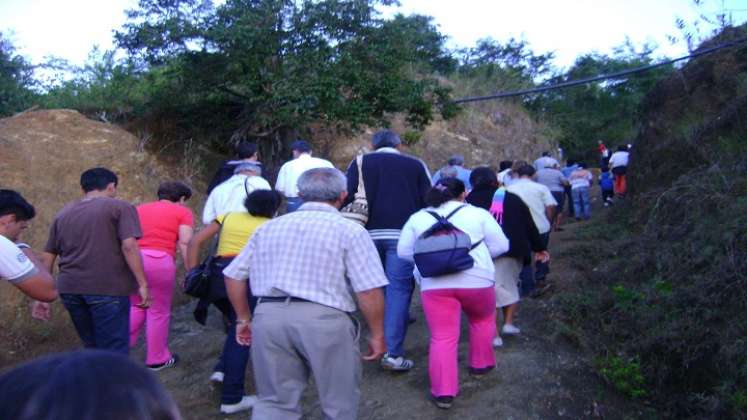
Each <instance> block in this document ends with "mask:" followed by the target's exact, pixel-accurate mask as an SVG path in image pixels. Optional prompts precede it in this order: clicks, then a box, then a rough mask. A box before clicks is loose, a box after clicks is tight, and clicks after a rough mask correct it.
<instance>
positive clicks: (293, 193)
mask: <svg viewBox="0 0 747 420" xmlns="http://www.w3.org/2000/svg"><path fill="white" fill-rule="evenodd" d="M291 150H292V151H293V159H292V160H289V161H288V162H285V164H284V165H283V166H282V167H281V168H280V172H279V173H278V179H277V182H275V189H276V190H277V191H278V192H279V193H281V194H283V195H284V196H285V198H286V199H287V200H288V207H287V211H288V213H290V212H293V211H296V209H298V208H299V207H300V206H301V204H303V200H302V199H301V198H300V197H299V196H298V185H297V183H298V177H300V176H301V174H302V173H304V172H306V171H308V170H309V169H314V168H334V166H333V165H332V163H331V162H330V161H328V160H324V159H320V158H317V157H313V156H311V145H310V144H309V143H308V142H307V141H306V140H296V141H294V142H293V144H291Z"/></svg>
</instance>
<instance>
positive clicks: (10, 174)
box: [0, 110, 203, 367]
mask: <svg viewBox="0 0 747 420" xmlns="http://www.w3.org/2000/svg"><path fill="white" fill-rule="evenodd" d="M138 146H139V144H138V139H137V138H136V137H134V136H133V135H132V134H130V133H128V132H127V131H125V130H123V129H121V128H119V127H117V126H115V125H111V124H105V123H101V122H96V121H93V120H90V119H88V118H86V117H85V116H83V115H81V114H79V113H78V112H76V111H72V110H54V111H35V112H27V113H24V114H20V115H17V116H15V117H11V118H6V119H2V120H0V188H10V189H14V190H17V191H19V192H21V194H23V196H24V197H26V199H27V200H29V201H30V202H31V203H32V204H33V205H34V206H35V207H36V210H37V217H36V218H35V219H34V220H33V223H32V225H31V227H30V228H29V229H28V231H26V232H25V233H24V234H23V237H22V239H23V240H24V241H26V242H28V243H30V244H31V245H32V247H33V248H34V249H35V250H37V251H40V250H42V249H43V247H44V244H45V242H46V239H47V229H48V228H49V225H50V223H51V221H52V218H53V217H54V215H55V214H56V213H57V211H59V210H60V209H61V208H62V207H63V206H64V205H65V204H66V203H68V202H70V201H73V200H75V199H77V198H79V197H80V195H81V191H80V184H79V182H80V174H81V172H83V171H84V170H86V169H88V168H92V167H95V166H104V167H107V168H109V169H111V170H113V171H114V172H115V173H117V175H118V176H119V188H118V194H119V197H120V198H122V199H123V200H127V201H129V202H132V203H140V202H143V201H147V200H152V199H155V193H156V189H157V187H158V184H159V182H161V181H163V180H167V179H184V177H183V175H184V174H185V173H186V172H188V171H185V168H182V167H175V166H167V165H164V164H161V163H159V161H157V160H156V159H155V158H153V156H152V155H150V154H149V153H145V152H140V151H138ZM198 189H199V190H201V189H202V188H198ZM202 201H203V200H202V199H201V197H200V195H199V194H197V196H196V197H194V198H193V199H192V204H193V205H195V206H197V205H198V204H199V205H201V204H202ZM0 301H2V302H3V304H2V305H1V306H0V322H2V325H3V328H2V329H0V367H2V366H3V365H6V364H8V363H12V362H14V361H16V360H19V359H22V358H28V357H29V356H33V355H36V354H40V353H44V352H46V351H48V349H49V348H54V349H58V348H61V347H62V348H64V347H65V346H68V345H70V344H73V345H77V341H76V340H77V339H73V336H74V333H73V332H72V329H71V327H70V325H69V322H68V320H67V315H66V313H65V312H64V310H63V308H62V307H61V306H60V305H59V303H58V304H55V306H56V308H55V314H54V318H53V320H52V322H50V323H48V324H41V323H38V322H35V321H32V320H30V319H29V317H28V314H27V311H26V307H25V298H23V297H22V296H21V294H20V293H18V292H17V291H16V290H15V289H14V288H13V287H12V286H9V285H8V284H7V283H5V282H2V284H0ZM29 352H30V353H29Z"/></svg>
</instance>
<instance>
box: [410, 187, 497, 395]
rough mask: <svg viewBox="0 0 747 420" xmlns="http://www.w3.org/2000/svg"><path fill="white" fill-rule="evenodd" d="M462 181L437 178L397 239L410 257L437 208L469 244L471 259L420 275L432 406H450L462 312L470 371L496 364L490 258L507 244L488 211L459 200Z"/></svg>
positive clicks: (485, 369) (478, 372)
mask: <svg viewBox="0 0 747 420" xmlns="http://www.w3.org/2000/svg"><path fill="white" fill-rule="evenodd" d="M465 196H466V193H465V190H464V183H462V181H460V180H458V179H456V178H446V179H441V180H439V181H438V182H437V183H436V184H435V185H434V186H433V187H432V188H431V189H430V190H429V191H428V193H427V194H426V197H425V202H426V204H427V205H428V206H429V207H427V208H425V209H423V210H420V211H418V212H417V213H415V214H413V215H412V216H410V219H409V220H408V221H407V223H405V226H404V227H403V228H402V234H401V236H400V239H399V242H398V244H397V254H398V255H399V257H400V258H403V259H405V260H408V261H414V255H415V242H416V240H417V238H418V237H420V235H422V234H423V233H424V232H425V231H427V230H428V229H430V228H431V227H432V226H433V225H434V224H435V223H436V222H437V219H436V218H435V217H434V216H433V214H431V213H436V214H438V215H440V216H442V217H445V218H447V219H448V221H449V222H450V223H451V224H452V225H453V226H454V227H455V228H457V229H459V230H461V231H462V232H464V233H466V234H467V235H468V236H469V238H470V240H471V243H472V244H473V249H472V250H471V251H470V252H469V255H470V256H471V257H472V259H473V260H474V265H473V266H472V268H469V269H467V270H464V271H460V272H457V273H453V274H447V275H441V276H437V277H423V276H421V275H420V273H419V272H418V270H417V268H416V270H415V271H416V277H418V278H419V279H420V291H421V299H422V302H423V311H424V312H425V318H426V320H427V322H428V329H429V330H430V332H431V338H430V346H429V353H428V373H429V376H430V380H431V395H432V396H433V398H434V401H435V403H436V406H438V407H439V408H449V407H451V405H452V402H453V400H454V397H455V396H456V395H457V393H458V391H459V379H458V368H457V345H458V342H459V326H460V317H461V312H462V311H464V312H465V314H466V315H467V319H468V322H469V332H470V337H469V341H470V346H469V366H470V372H471V373H472V374H474V375H482V374H485V373H487V372H489V371H490V370H491V369H493V368H494V367H495V354H494V353H493V347H492V345H491V342H492V340H493V338H494V337H495V322H494V317H495V292H494V289H493V284H494V278H493V272H494V268H493V261H492V259H493V258H494V257H497V256H499V255H501V254H503V253H504V252H506V250H508V240H507V239H506V236H505V235H504V234H503V232H502V231H501V228H500V226H498V223H496V221H495V219H494V218H493V217H492V216H491V215H490V213H488V212H487V211H485V210H483V209H480V208H477V207H474V206H471V205H469V204H465V203H464V198H465Z"/></svg>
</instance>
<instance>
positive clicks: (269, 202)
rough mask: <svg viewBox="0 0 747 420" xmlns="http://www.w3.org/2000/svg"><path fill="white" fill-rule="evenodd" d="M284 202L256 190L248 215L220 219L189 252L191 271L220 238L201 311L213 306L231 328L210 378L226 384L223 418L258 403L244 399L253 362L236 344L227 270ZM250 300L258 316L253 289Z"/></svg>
mask: <svg viewBox="0 0 747 420" xmlns="http://www.w3.org/2000/svg"><path fill="white" fill-rule="evenodd" d="M281 201H282V197H281V196H280V194H279V193H278V192H276V191H272V190H255V191H253V192H252V193H251V194H249V195H248V196H247V198H246V200H244V207H245V208H246V210H247V211H246V212H230V213H227V214H224V215H221V216H218V217H217V218H216V219H215V220H214V221H213V222H212V223H210V224H209V225H207V226H205V228H204V229H202V230H201V231H200V232H199V233H197V234H196V235H195V236H194V238H193V239H192V241H190V242H189V246H188V248H187V269H188V270H189V269H192V268H193V267H195V266H196V265H197V264H198V263H199V261H198V259H199V253H200V247H201V246H202V244H204V243H205V242H208V241H210V239H211V238H213V237H214V236H215V235H218V245H217V248H216V251H215V256H216V258H215V260H213V261H214V262H213V266H212V270H211V271H212V273H213V276H214V277H213V279H212V281H211V285H210V289H211V290H210V296H209V297H208V298H207V299H204V300H201V302H200V303H199V304H198V310H201V309H202V310H204V313H205V314H206V312H207V306H208V305H209V304H210V303H212V304H213V305H215V306H216V307H217V308H218V309H219V310H220V311H221V312H222V313H223V316H224V317H225V318H226V319H227V320H228V324H229V325H228V335H227V336H226V341H225V343H224V345H223V353H222V354H221V357H220V360H219V361H218V365H216V366H215V368H214V372H213V375H212V376H211V377H210V380H211V381H214V382H223V390H222V391H221V406H220V412H221V413H223V414H232V413H237V412H239V411H243V410H248V409H250V408H251V407H252V405H254V403H255V402H256V400H257V397H255V396H253V395H244V376H245V372H246V364H247V362H248V360H249V347H246V346H241V345H239V344H238V343H237V342H236V312H235V311H234V309H233V307H232V306H231V303H230V302H229V300H228V295H227V294H226V287H225V284H224V282H223V280H224V279H223V269H224V268H225V267H227V266H228V265H229V264H230V263H231V261H233V259H234V258H235V257H236V256H237V255H238V254H239V253H240V252H241V250H242V249H243V248H244V246H245V245H246V244H247V242H249V238H251V236H252V235H253V234H254V232H255V231H256V230H257V229H258V228H259V227H260V226H261V225H262V224H263V223H265V222H267V221H268V220H270V219H271V218H273V217H274V216H275V214H276V213H277V210H278V207H280V203H281ZM247 299H248V300H249V306H250V308H251V311H252V312H254V306H255V304H256V298H254V297H253V296H252V295H251V289H247ZM200 308H201V309H200ZM198 310H196V312H195V315H196V316H203V317H204V316H206V315H198V312H197V311H198ZM198 320H199V319H198ZM203 320H204V319H203Z"/></svg>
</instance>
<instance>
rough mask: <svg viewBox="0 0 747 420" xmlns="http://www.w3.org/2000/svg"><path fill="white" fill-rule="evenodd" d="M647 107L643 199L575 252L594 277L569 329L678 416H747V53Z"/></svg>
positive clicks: (670, 87) (636, 180) (664, 85)
mask: <svg viewBox="0 0 747 420" xmlns="http://www.w3.org/2000/svg"><path fill="white" fill-rule="evenodd" d="M746 34H747V29H746V28H745V27H744V26H743V27H741V28H738V29H729V30H726V31H724V32H723V33H722V34H721V35H719V36H718V37H716V38H715V39H712V40H710V41H708V42H706V43H705V44H703V45H702V46H701V48H705V47H708V46H712V45H716V44H719V43H722V42H725V41H729V40H733V39H737V38H741V37H744V36H745V35H746ZM644 104H645V105H644V110H643V117H644V118H643V121H642V123H641V129H640V134H639V135H638V137H637V138H636V140H635V145H634V149H633V153H632V157H631V162H632V163H631V165H630V167H629V169H630V185H631V190H632V192H633V196H632V197H631V198H630V200H628V201H626V202H624V203H621V205H619V206H616V208H615V209H614V211H613V212H611V213H610V214H609V217H607V218H606V220H604V221H602V222H599V223H596V224H594V225H592V226H590V227H588V228H587V229H586V231H585V233H584V236H583V238H582V239H584V245H583V246H579V247H577V249H575V250H574V251H573V252H572V255H573V256H574V257H575V259H576V263H577V265H578V266H579V268H582V269H584V270H586V271H587V273H588V279H587V280H586V281H584V282H582V283H581V284H579V285H578V289H577V290H575V291H573V293H567V294H564V295H562V296H558V297H557V298H556V300H555V303H557V304H558V305H557V310H558V312H559V313H558V315H559V316H560V317H561V318H562V320H563V322H564V323H565V327H562V328H563V330H564V331H565V332H566V333H567V335H568V336H569V337H571V338H572V339H574V340H577V341H578V342H580V343H581V344H582V345H584V346H585V347H587V348H590V349H592V350H593V351H594V352H595V353H596V354H597V355H598V357H597V359H596V361H595V363H596V366H597V368H598V370H599V372H600V373H601V374H602V376H604V377H605V378H606V379H607V380H608V381H609V382H610V383H612V384H614V385H615V386H617V387H618V389H620V390H621V391H622V392H624V393H625V394H627V395H629V396H632V397H636V398H643V399H645V400H648V401H651V402H652V403H653V404H654V405H655V406H657V407H660V408H663V410H664V411H663V413H666V415H667V416H668V417H670V416H671V417H679V418H683V417H685V418H690V417H691V418H726V417H731V418H745V416H746V415H745V413H747V344H746V342H745V337H747V316H745V312H744V307H745V302H747V274H745V273H747V223H745V215H746V214H747V141H745V139H747V124H746V123H745V120H744V116H745V115H747V45H745V44H740V45H738V46H736V47H734V48H730V49H726V50H722V51H719V52H718V53H715V54H713V55H710V56H707V57H703V58H700V59H697V60H694V61H692V62H690V63H688V64H687V65H686V66H684V67H683V68H682V69H681V70H679V71H677V72H676V74H674V75H672V76H671V77H670V78H668V79H666V80H664V81H662V82H660V83H658V84H657V85H656V87H655V88H654V89H653V90H652V91H651V92H650V93H649V94H648V95H647V97H646V99H645V102H644ZM569 327H570V328H569Z"/></svg>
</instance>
